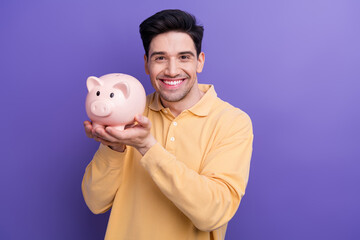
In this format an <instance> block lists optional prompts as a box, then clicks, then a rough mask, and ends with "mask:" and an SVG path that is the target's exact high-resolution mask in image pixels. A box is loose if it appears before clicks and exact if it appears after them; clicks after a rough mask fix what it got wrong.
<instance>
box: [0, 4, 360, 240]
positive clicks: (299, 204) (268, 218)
mask: <svg viewBox="0 0 360 240" xmlns="http://www.w3.org/2000/svg"><path fill="white" fill-rule="evenodd" d="M167 8H180V9H183V10H186V11H189V12H190V13H193V14H194V15H195V16H197V18H198V20H199V21H200V22H201V23H202V24H203V25H204V26H205V35H204V41H203V50H204V51H205V53H206V63H205V68H204V72H203V73H202V74H200V75H199V81H200V82H201V83H211V84H214V85H215V89H216V91H217V93H218V95H219V96H220V97H221V98H222V99H224V100H225V101H228V102H230V103H231V104H233V105H235V106H237V107H239V108H241V109H243V110H244V111H246V112H247V113H248V114H249V115H250V116H251V118H252V121H253V125H254V134H255V140H254V153H253V158H252V163H251V172H250V180H249V184H248V188H247V192H246V194H245V197H244V198H243V200H242V202H241V204H240V207H239V210H238V212H237V214H236V215H235V216H234V218H233V219H232V220H231V221H230V223H229V227H228V232H227V239H251V240H252V239H256V240H257V239H360V228H359V222H360V187H359V184H360V174H359V170H360V162H359V160H360V146H359V145H360V144H359V143H360V141H359V135H360V127H359V122H360V112H359V103H360V83H359V80H360V77H359V76H360V14H359V12H360V2H359V1H356V0H354V1H350V0H299V1H292V0H282V1H281V0H274V1H267V0H252V1H244V0H241V1H235V0H233V1H223V2H220V1H205V0H201V1H194V0H192V1H187V0H185V1H181V3H180V1H176V2H171V1H162V0H153V1H138V0H133V1H115V0H103V1H95V0H92V1H69V0H63V1H38V0H34V1H24V0H23V1H16V0H14V1H1V2H0V72H1V88H0V93H1V94H0V100H1V118H0V121H1V123H0V128H1V129H0V130H1V138H0V141H1V142H0V148H1V154H0V156H1V161H0V163H1V165H0V190H1V198H0V239H103V237H104V233H105V229H106V224H107V219H108V213H107V214H103V215H93V214H92V213H91V212H90V210H88V209H87V207H86V205H85V203H84V200H83V198H82V194H81V188H80V184H81V180H82V176H83V173H84V170H85V167H86V165H87V164H88V163H89V161H90V160H91V158H92V155H93V154H94V152H95V151H96V149H97V147H98V144H97V143H96V142H94V141H92V140H90V139H87V138H86V136H85V134H84V130H83V125H82V122H83V121H84V120H86V119H87V117H86V113H85V108H84V101H85V97H86V94H87V92H86V85H85V81H86V78H87V77H88V76H90V75H95V76H101V75H103V74H106V73H111V72H123V73H128V74H131V75H133V76H135V77H137V78H138V79H139V80H140V81H141V82H142V83H143V84H144V86H145V88H146V91H147V93H150V92H152V91H153V89H152V87H151V85H150V82H149V79H148V76H147V75H146V74H145V72H144V68H143V53H144V51H143V48H142V43H141V40H140V36H139V33H138V25H139V24H140V22H141V21H142V20H144V19H145V18H147V17H149V16H150V15H152V14H153V13H155V12H157V11H159V10H162V9H167ZM149 239H150V238H149Z"/></svg>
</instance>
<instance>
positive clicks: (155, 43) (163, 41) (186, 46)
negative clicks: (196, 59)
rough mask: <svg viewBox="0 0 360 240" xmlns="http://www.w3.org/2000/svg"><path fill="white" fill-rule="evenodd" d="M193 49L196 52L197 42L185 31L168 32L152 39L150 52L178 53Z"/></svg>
mask: <svg viewBox="0 0 360 240" xmlns="http://www.w3.org/2000/svg"><path fill="white" fill-rule="evenodd" d="M184 51H191V52H194V54H195V53H196V49H195V44H194V41H193V40H192V38H191V37H190V36H189V35H188V34H187V33H183V32H173V31H172V32H167V33H162V34H159V35H157V36H156V37H154V38H153V39H152V40H151V43H150V47H149V53H150V54H151V53H152V52H166V53H169V54H171V53H178V52H184Z"/></svg>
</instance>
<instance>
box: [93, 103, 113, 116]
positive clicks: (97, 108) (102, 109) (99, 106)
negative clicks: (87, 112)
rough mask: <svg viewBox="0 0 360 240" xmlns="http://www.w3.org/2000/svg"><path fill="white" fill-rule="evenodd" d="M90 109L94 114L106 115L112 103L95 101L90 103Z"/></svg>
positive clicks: (109, 111)
mask: <svg viewBox="0 0 360 240" xmlns="http://www.w3.org/2000/svg"><path fill="white" fill-rule="evenodd" d="M90 109H91V112H92V113H93V114H94V115H95V116H98V117H106V116H109V115H110V113H111V112H112V104H111V103H110V102H107V101H95V102H93V103H92V104H91V107H90Z"/></svg>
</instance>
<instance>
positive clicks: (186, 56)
mask: <svg viewBox="0 0 360 240" xmlns="http://www.w3.org/2000/svg"><path fill="white" fill-rule="evenodd" d="M180 58H181V60H186V59H190V57H189V56H188V55H182V56H180Z"/></svg>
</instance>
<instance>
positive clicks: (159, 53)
mask: <svg viewBox="0 0 360 240" xmlns="http://www.w3.org/2000/svg"><path fill="white" fill-rule="evenodd" d="M165 54H166V53H165V52H153V53H151V55H150V58H151V57H153V56H155V55H165ZM184 54H189V55H191V56H193V57H195V54H194V53H193V52H191V51H184V52H179V55H184Z"/></svg>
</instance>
